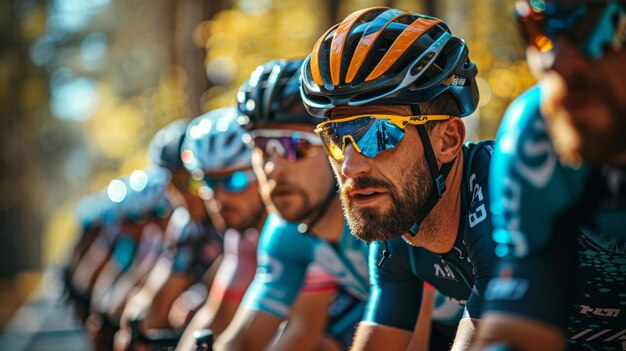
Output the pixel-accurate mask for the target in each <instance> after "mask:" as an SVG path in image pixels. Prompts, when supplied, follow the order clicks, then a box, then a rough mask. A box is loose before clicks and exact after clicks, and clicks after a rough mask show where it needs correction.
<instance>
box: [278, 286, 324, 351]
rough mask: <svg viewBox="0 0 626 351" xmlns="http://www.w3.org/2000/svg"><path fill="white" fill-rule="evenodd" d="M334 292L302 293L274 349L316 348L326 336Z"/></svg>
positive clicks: (286, 350)
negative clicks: (328, 315) (328, 314)
mask: <svg viewBox="0 0 626 351" xmlns="http://www.w3.org/2000/svg"><path fill="white" fill-rule="evenodd" d="M332 295H333V292H332V291H325V292H315V293H302V294H300V295H299V296H298V298H297V299H296V302H295V303H294V305H293V308H292V310H291V313H290V315H289V320H288V321H287V326H286V328H285V330H284V331H283V333H282V334H281V335H280V336H279V337H278V339H277V340H276V341H275V342H274V343H273V344H272V345H271V347H270V348H271V349H272V350H279V351H280V350H285V351H288V350H296V349H297V350H316V349H318V347H319V346H320V341H321V340H322V338H323V337H324V331H325V330H324V329H325V326H326V321H327V311H328V307H329V306H330V302H331V299H332Z"/></svg>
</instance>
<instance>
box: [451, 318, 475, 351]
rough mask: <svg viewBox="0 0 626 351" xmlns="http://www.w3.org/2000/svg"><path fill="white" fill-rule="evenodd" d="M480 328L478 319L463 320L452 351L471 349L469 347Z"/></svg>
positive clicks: (457, 331)
mask: <svg viewBox="0 0 626 351" xmlns="http://www.w3.org/2000/svg"><path fill="white" fill-rule="evenodd" d="M477 326H478V319H475V318H463V319H461V321H460V322H459V327H458V329H457V330H456V336H455V337H454V344H452V349H451V350H452V351H462V350H467V349H469V346H470V344H471V342H472V340H473V339H474V335H475V334H476V328H477Z"/></svg>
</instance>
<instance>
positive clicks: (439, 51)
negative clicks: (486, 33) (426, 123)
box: [300, 7, 478, 118]
mask: <svg viewBox="0 0 626 351" xmlns="http://www.w3.org/2000/svg"><path fill="white" fill-rule="evenodd" d="M468 54H469V51H468V49H467V46H466V45H465V42H464V41H463V40H462V39H460V38H458V37H456V36H454V35H452V34H451V33H450V30H449V29H448V26H447V25H446V24H445V23H444V22H443V21H441V20H439V19H437V18H434V17H429V16H424V15H420V14H417V13H414V12H410V11H405V10H398V9H390V8H387V7H373V8H368V9H364V10H360V11H357V12H354V13H352V14H351V15H349V16H348V17H346V19H344V20H343V21H342V22H341V23H339V24H337V25H335V26H333V27H332V28H330V29H329V30H328V31H327V32H326V33H325V34H324V35H322V37H321V38H320V39H319V40H318V41H317V43H316V44H315V46H314V47H313V51H312V53H311V54H310V55H309V56H308V57H307V58H306V60H305V61H304V64H303V65H302V77H301V79H302V81H301V86H300V92H301V94H302V100H303V102H304V104H305V106H306V108H307V110H308V111H309V113H310V114H312V115H313V116H316V117H322V118H323V117H328V116H329V114H330V111H331V110H332V109H333V108H335V107H337V106H346V105H347V106H359V105H374V104H375V105H416V104H419V103H422V102H426V101H429V100H432V99H433V98H435V97H437V96H439V95H440V94H442V93H444V92H447V93H449V94H451V95H452V96H453V97H454V99H455V100H456V101H457V103H458V104H459V108H460V111H461V113H460V116H461V117H463V116H467V115H469V114H471V113H472V112H474V110H475V109H476V105H477V103H478V88H477V87H476V80H475V77H476V73H477V69H476V65H475V64H474V63H473V62H471V61H470V60H469V58H468Z"/></svg>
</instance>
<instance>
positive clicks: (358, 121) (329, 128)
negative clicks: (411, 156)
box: [315, 114, 451, 161]
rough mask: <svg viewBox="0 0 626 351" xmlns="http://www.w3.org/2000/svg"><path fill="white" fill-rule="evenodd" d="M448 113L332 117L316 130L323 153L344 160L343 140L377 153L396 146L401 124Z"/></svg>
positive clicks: (369, 153) (439, 118) (364, 152)
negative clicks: (320, 140)
mask: <svg viewBox="0 0 626 351" xmlns="http://www.w3.org/2000/svg"><path fill="white" fill-rule="evenodd" d="M450 117H451V116H449V115H421V116H397V115H381V114H376V115H361V116H353V117H347V118H341V119H333V120H329V121H326V122H324V123H320V124H319V125H318V126H317V128H316V129H315V132H316V133H317V134H318V135H319V136H320V137H321V138H322V142H323V144H324V149H325V150H326V153H327V154H328V155H329V156H330V157H332V158H333V159H335V160H337V161H341V160H343V156H344V153H345V150H346V143H347V142H350V143H352V146H353V147H354V148H355V149H356V151H357V152H359V153H361V154H362V155H364V156H367V157H370V158H371V157H376V155H378V154H379V153H380V152H382V151H383V150H388V149H392V148H394V147H396V146H397V145H398V143H400V140H402V138H404V128H405V127H406V126H407V125H409V124H413V125H419V124H424V123H426V122H428V121H442V120H446V119H449V118H450Z"/></svg>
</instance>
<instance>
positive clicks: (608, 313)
mask: <svg viewBox="0 0 626 351" xmlns="http://www.w3.org/2000/svg"><path fill="white" fill-rule="evenodd" d="M620 312H621V309H619V308H601V307H590V306H585V305H581V306H580V314H586V315H589V314H590V313H591V314H593V315H594V316H598V317H617V316H618V315H619V313H620Z"/></svg>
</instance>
